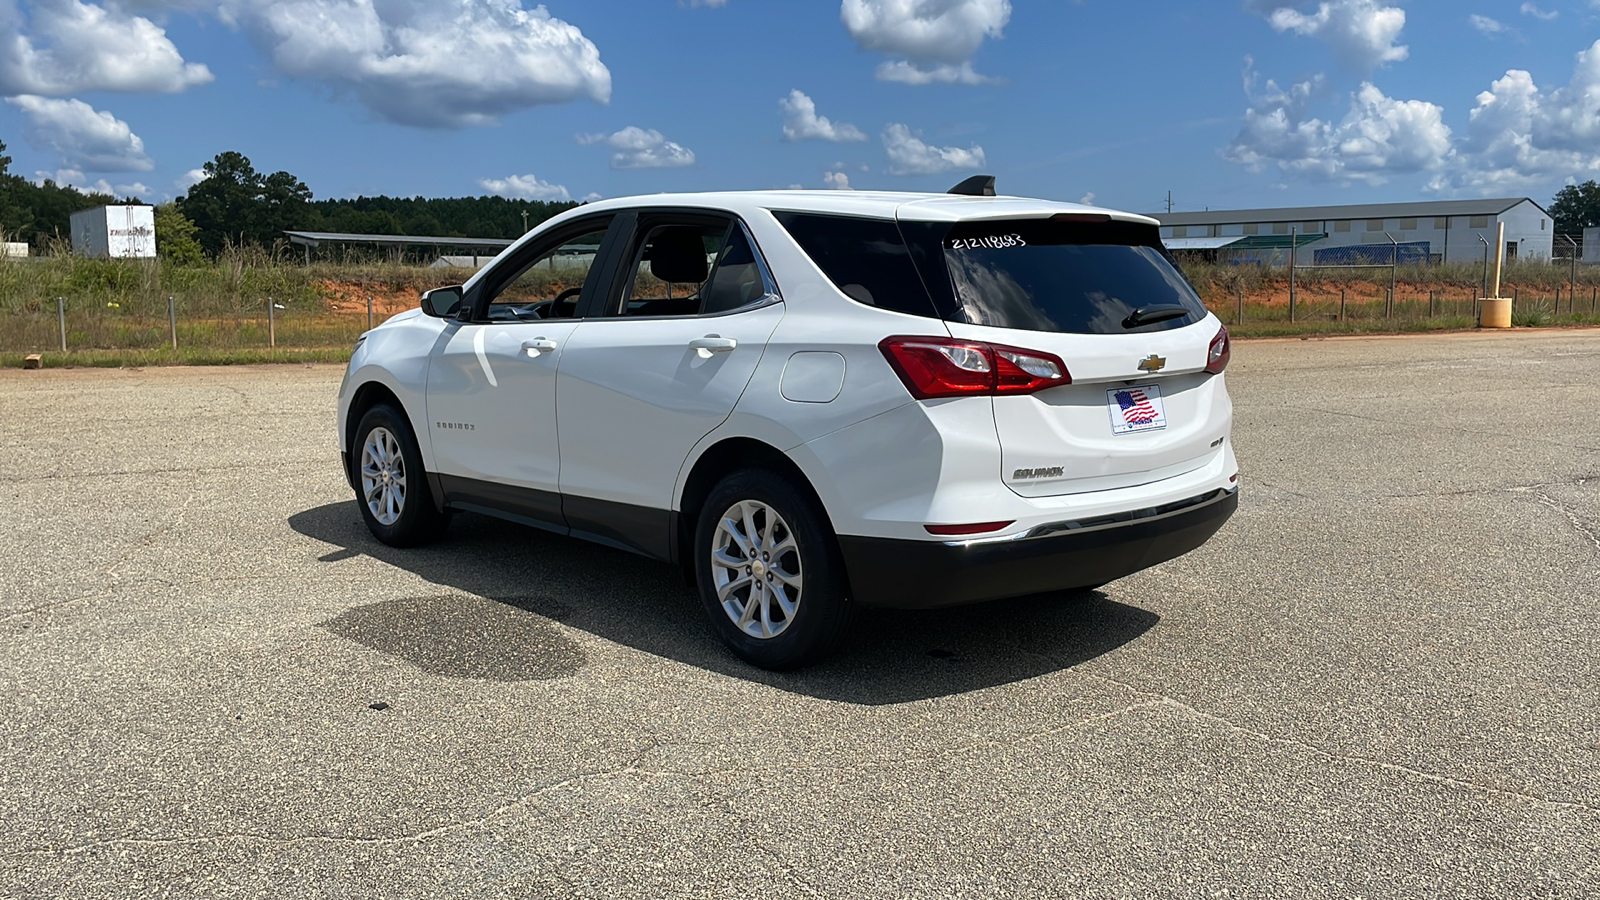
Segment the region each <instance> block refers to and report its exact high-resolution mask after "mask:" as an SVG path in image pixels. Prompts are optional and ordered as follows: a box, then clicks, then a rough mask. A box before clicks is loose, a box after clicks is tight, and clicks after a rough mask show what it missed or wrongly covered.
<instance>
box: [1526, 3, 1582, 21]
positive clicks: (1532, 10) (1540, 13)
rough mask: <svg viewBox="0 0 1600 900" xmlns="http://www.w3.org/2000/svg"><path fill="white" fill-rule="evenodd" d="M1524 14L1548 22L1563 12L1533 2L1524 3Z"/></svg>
mask: <svg viewBox="0 0 1600 900" xmlns="http://www.w3.org/2000/svg"><path fill="white" fill-rule="evenodd" d="M1596 5H1600V4H1596ZM1522 14H1523V15H1525V16H1533V17H1534V18H1535V19H1538V20H1540V21H1542V22H1548V21H1550V20H1551V19H1554V18H1556V17H1557V16H1559V15H1561V13H1559V12H1557V11H1556V10H1553V9H1552V10H1549V11H1546V10H1542V9H1540V8H1539V7H1538V6H1536V5H1535V4H1532V3H1524V4H1522Z"/></svg>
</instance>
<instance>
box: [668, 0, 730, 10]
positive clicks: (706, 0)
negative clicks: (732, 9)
mask: <svg viewBox="0 0 1600 900" xmlns="http://www.w3.org/2000/svg"><path fill="white" fill-rule="evenodd" d="M678 5H679V6H691V7H699V6H708V7H711V8H712V9H717V8H719V7H723V6H727V5H728V0H688V2H684V0H678Z"/></svg>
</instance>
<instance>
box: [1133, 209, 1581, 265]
mask: <svg viewBox="0 0 1600 900" xmlns="http://www.w3.org/2000/svg"><path fill="white" fill-rule="evenodd" d="M1150 215H1151V216H1152V217H1153V218H1155V219H1157V220H1159V221H1160V222H1161V239H1162V241H1164V242H1165V243H1166V245H1167V248H1168V249H1170V250H1174V251H1180V250H1183V251H1198V252H1205V253H1207V254H1208V255H1211V254H1214V255H1215V256H1216V258H1217V259H1218V260H1219V261H1222V262H1235V263H1242V264H1250V263H1257V264H1261V265H1276V266H1282V265H1287V264H1288V262H1289V252H1290V247H1291V246H1293V248H1294V254H1295V264H1296V265H1304V266H1311V265H1317V266H1339V265H1362V264H1381V265H1388V264H1389V263H1390V261H1391V260H1392V259H1393V258H1394V255H1395V254H1396V253H1398V254H1399V260H1400V262H1401V263H1402V264H1409V263H1432V264H1438V263H1441V262H1449V263H1476V262H1480V261H1481V260H1482V259H1483V256H1484V243H1483V241H1487V242H1489V244H1491V245H1492V244H1493V243H1494V240H1495V233H1496V229H1497V228H1498V226H1499V225H1500V223H1502V222H1504V223H1505V226H1506V248H1505V251H1506V260H1507V261H1510V260H1514V259H1541V260H1549V259H1550V258H1551V250H1552V247H1553V242H1554V239H1555V231H1554V225H1553V223H1552V222H1551V219H1550V214H1549V213H1548V212H1545V210H1544V207H1542V206H1540V205H1539V204H1537V203H1535V202H1533V201H1532V200H1530V199H1528V198H1527V197H1507V198H1501V199H1487V200H1440V201H1435V202H1424V203H1374V204H1363V205H1359V206H1306V207H1300V208H1295V209H1234V210H1212V211H1208V212H1181V213H1150ZM1479 236H1482V238H1483V241H1480V240H1479Z"/></svg>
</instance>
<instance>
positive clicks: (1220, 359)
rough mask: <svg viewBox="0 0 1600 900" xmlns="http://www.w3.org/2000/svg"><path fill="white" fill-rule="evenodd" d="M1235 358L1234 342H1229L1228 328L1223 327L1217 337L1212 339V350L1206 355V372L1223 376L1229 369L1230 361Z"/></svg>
mask: <svg viewBox="0 0 1600 900" xmlns="http://www.w3.org/2000/svg"><path fill="white" fill-rule="evenodd" d="M1232 358H1233V342H1232V341H1230V340H1228V326H1226V325H1224V326H1222V330H1221V331H1218V332H1217V336H1216V337H1214V338H1212V339H1211V349H1210V350H1209V351H1208V352H1207V353H1206V371H1207V372H1210V373H1211V374H1213V375H1221V374H1222V370H1223V369H1226V368H1227V367H1228V360H1230V359H1232Z"/></svg>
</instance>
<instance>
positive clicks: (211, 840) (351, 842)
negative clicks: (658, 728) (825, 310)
mask: <svg viewBox="0 0 1600 900" xmlns="http://www.w3.org/2000/svg"><path fill="white" fill-rule="evenodd" d="M1128 690H1134V689H1132V688H1128ZM1134 693H1141V694H1142V693H1144V692H1140V691H1134ZM1164 705H1166V704H1165V702H1164V701H1162V700H1144V701H1140V702H1138V703H1131V704H1129V705H1127V706H1123V707H1119V708H1117V709H1114V710H1111V711H1109V712H1104V713H1096V714H1095V715H1092V716H1085V717H1083V718H1080V719H1075V720H1073V721H1071V722H1067V723H1064V724H1061V725H1055V726H1052V727H1050V728H1044V729H1040V730H1038V731H1031V732H1028V733H1026V734H1021V735H1017V736H1015V737H1012V738H1009V739H990V740H981V741H973V742H971V743H968V744H963V745H960V746H957V747H947V748H942V749H940V750H938V751H936V752H931V753H921V754H913V755H910V756H898V757H893V758H890V759H883V760H867V761H865V762H862V763H858V764H857V765H856V766H855V768H857V769H860V770H867V769H872V768H879V767H892V766H898V765H904V764H907V763H911V762H915V761H920V760H926V759H938V758H941V757H947V756H954V755H957V754H960V753H966V752H969V751H972V750H976V749H979V748H983V747H1014V746H1018V745H1021V744H1024V743H1027V742H1029V741H1034V740H1038V739H1040V738H1044V737H1049V736H1051V735H1054V734H1059V733H1061V732H1064V731H1069V730H1072V729H1075V728H1082V727H1085V726H1089V725H1096V724H1099V723H1102V722H1108V721H1111V720H1113V719H1117V718H1120V717H1122V716H1125V715H1127V714H1128V713H1131V712H1136V711H1138V710H1141V709H1150V708H1155V707H1158V706H1164ZM660 746H661V745H660V744H659V743H653V744H651V745H650V746H649V747H646V748H644V749H643V750H641V751H640V752H639V753H637V754H636V755H635V756H634V759H633V761H632V762H630V763H628V764H627V765H625V766H620V767H617V768H612V769H603V770H599V771H594V772H583V773H579V774H577V775H573V776H570V777H567V778H563V779H561V780H559V781H555V782H552V783H550V784H547V785H545V786H544V787H542V788H539V789H538V790H536V791H533V792H532V793H529V794H525V795H523V796H521V797H518V798H517V799H515V800H513V801H511V802H509V803H506V804H503V805H501V806H499V807H496V808H495V809H492V810H490V811H489V812H487V813H484V814H483V815H481V816H478V817H477V818H473V819H466V820H463V821H460V822H452V823H450V824H448V825H441V826H439V827H437V828H430V829H427V830H425V831H420V832H417V833H415V834H409V835H401V836H398V837H361V836H336V835H301V836H296V837H281V836H274V835H270V834H261V833H257V832H227V833H222V834H209V835H198V836H194V837H178V838H138V837H122V838H112V839H110V840H105V841H93V842H90V843H86V844H76V845H73V846H68V847H27V848H19V849H15V850H6V849H0V857H7V856H11V857H18V856H73V855H78V854H82V853H88V852H91V851H94V850H101V849H105V848H109V847H143V848H161V847H184V846H198V845H204V844H216V843H222V842H224V841H243V842H251V843H259V844H269V845H274V846H282V847H292V846H295V845H297V844H341V845H345V846H360V847H388V846H395V845H399V844H420V843H422V842H424V841H427V840H430V839H432V838H437V837H441V836H443V835H447V834H452V833H455V832H460V831H466V830H469V829H473V828H480V827H484V826H487V825H488V824H489V823H490V822H491V821H493V820H494V819H497V818H499V817H501V816H503V815H505V814H507V813H509V812H511V811H513V810H516V809H519V808H525V807H529V806H534V805H537V802H538V800H539V798H541V797H543V796H544V795H546V794H550V793H553V792H555V791H558V790H560V789H562V788H564V787H567V786H569V785H573V784H586V783H588V782H591V781H599V780H603V779H606V778H616V777H623V776H629V775H637V776H642V777H645V778H661V777H679V778H686V779H690V780H695V779H701V778H705V777H707V776H710V775H715V774H717V773H718V771H719V770H717V769H711V770H708V771H705V772H685V771H680V770H673V769H658V768H645V767H644V766H643V765H642V763H643V761H644V759H645V758H646V757H647V756H649V755H650V753H651V752H653V751H654V750H656V749H657V748H658V747H660ZM824 767H825V764H823V763H818V764H816V765H812V766H786V767H784V770H783V771H784V772H785V773H794V772H801V771H805V770H807V769H820V768H824ZM826 767H828V768H834V766H832V765H826ZM761 849H762V850H764V851H766V852H767V853H768V854H770V855H772V856H773V858H774V860H775V861H776V862H777V864H778V866H779V867H780V868H782V869H783V870H784V871H785V872H786V873H788V874H789V876H790V877H791V878H792V879H793V880H794V882H795V883H796V884H797V885H799V886H800V887H801V888H802V889H803V890H805V891H807V892H808V893H810V894H811V895H812V896H817V897H820V896H822V894H821V893H820V892H818V891H816V890H815V889H814V888H812V887H811V886H810V885H808V884H806V883H805V882H804V881H802V880H801V879H800V878H799V877H798V876H797V875H796V874H795V873H794V871H793V870H792V869H790V868H789V867H788V866H787V865H786V864H785V863H784V862H783V860H781V859H779V858H778V856H777V854H775V853H773V852H772V851H771V850H769V849H767V848H765V847H762V848H761Z"/></svg>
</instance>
